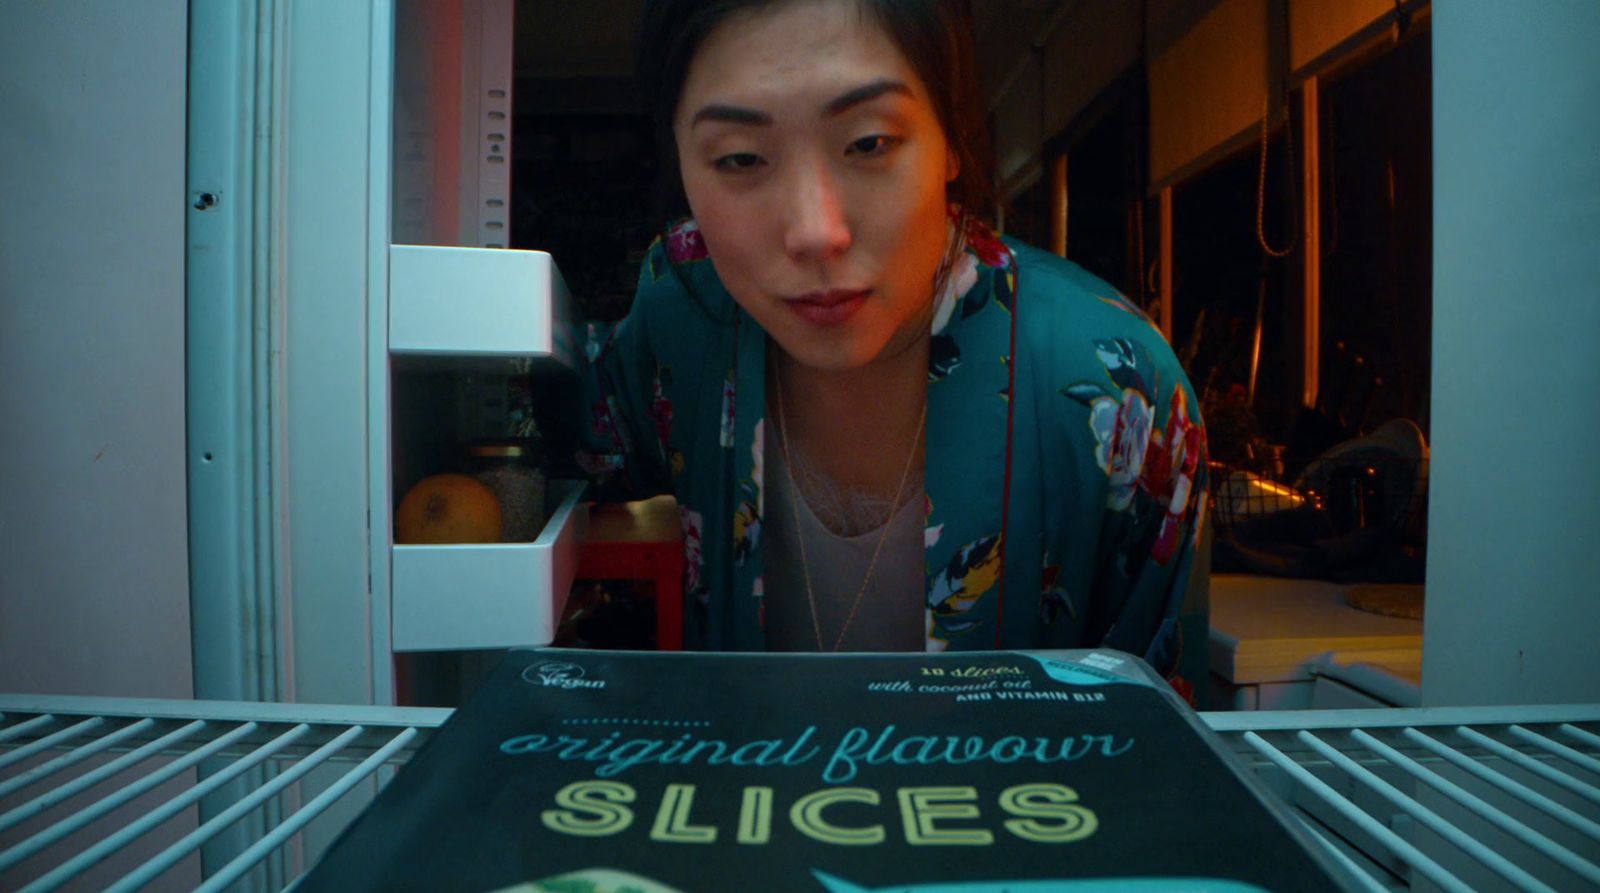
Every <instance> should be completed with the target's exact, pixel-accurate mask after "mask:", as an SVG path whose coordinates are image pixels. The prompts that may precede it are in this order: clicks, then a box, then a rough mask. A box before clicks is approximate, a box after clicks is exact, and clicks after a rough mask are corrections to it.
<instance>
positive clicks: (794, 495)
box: [772, 362, 928, 652]
mask: <svg viewBox="0 0 1600 893" xmlns="http://www.w3.org/2000/svg"><path fill="white" fill-rule="evenodd" d="M772 375H773V382H774V383H775V384H776V385H777V389H778V444H779V445H780V446H782V447H783V473H784V475H785V476H786V477H787V478H788V481H789V494H790V496H789V508H790V509H791V510H792V511H793V513H794V539H795V542H796V543H798V544H799V546H800V572H801V574H802V575H803V576H804V578H805V581H806V603H807V604H809V605H810V606H811V629H812V631H813V632H815V633H816V636H817V650H819V651H820V650H822V647H823V646H822V621H821V620H820V619H818V615H817V597H816V595H815V594H813V592H812V590H811V563H810V562H809V561H807V560H806V537H805V534H804V533H803V532H802V531H801V530H800V500H802V499H804V498H805V497H804V496H802V495H801V493H800V487H799V485H798V484H796V483H795V481H794V462H793V461H792V457H791V454H790V452H789V423H788V422H787V421H786V420H785V419H784V416H783V404H784V399H783V373H782V372H781V371H780V370H779V368H778V363H776V362H774V363H773V364H772ZM927 421H928V401H927V399H926V398H924V399H923V401H922V413H921V415H920V416H918V418H917V430H916V433H915V434H913V435H912V436H911V451H910V452H909V453H907V454H906V467H905V470H903V471H901V472H900V486H899V487H898V488H896V489H895V491H894V500H893V501H892V502H890V503H889V518H888V519H887V520H885V521H884V522H883V532H882V533H880V534H878V544H877V545H876V546H875V547H873V549H872V560H871V561H869V562H868V563H867V575H866V577H864V578H863V579H862V580H861V588H860V589H859V590H857V592H856V597H855V600H854V601H852V602H851V603H850V613H849V614H847V615H846V616H845V618H844V626H841V627H839V637H838V638H836V639H834V640H833V647H832V648H830V649H828V650H829V651H835V652H836V651H838V650H839V646H840V645H843V644H844V636H845V633H847V632H849V631H850V624H852V623H854V622H855V619H856V611H857V610H858V609H860V607H861V599H862V597H863V596H865V595H866V594H867V586H868V585H869V584H871V582H872V571H873V570H874V569H875V568H876V567H877V566H878V556H879V555H880V554H881V553H882V552H883V544H884V542H886V541H887V540H888V539H889V528H890V526H891V523H890V522H892V521H893V520H894V513H895V512H896V511H897V510H898V509H899V507H900V498H901V497H902V496H904V495H905V492H906V481H907V480H909V479H910V477H911V466H912V465H914V464H915V463H916V458H917V444H918V443H920V442H921V441H922V429H923V425H924V424H925V423H926V422H927Z"/></svg>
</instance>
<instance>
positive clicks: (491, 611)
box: [391, 481, 588, 651]
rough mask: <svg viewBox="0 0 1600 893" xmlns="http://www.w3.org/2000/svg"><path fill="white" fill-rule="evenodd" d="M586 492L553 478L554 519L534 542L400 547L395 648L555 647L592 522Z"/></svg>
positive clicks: (396, 551) (395, 568) (395, 563)
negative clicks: (580, 548)
mask: <svg viewBox="0 0 1600 893" xmlns="http://www.w3.org/2000/svg"><path fill="white" fill-rule="evenodd" d="M583 491H584V484H583V482H581V481H551V482H550V503H551V505H552V510H551V513H550V518H549V520H548V521H547V522H546V523H545V527H544V530H543V531H542V532H541V533H540V534H539V537H538V538H537V539H535V540H534V541H533V542H531V543H492V544H485V545H442V546H414V545H396V546H394V547H393V557H392V563H391V574H392V575H393V579H392V587H393V609H394V620H393V622H394V626H393V635H394V650H395V651H446V650H454V649H487V648H512V647H516V646H527V645H548V644H550V642H551V640H552V639H553V638H554V636H555V630H556V624H557V623H558V622H559V620H560V618H561V611H562V608H564V607H565V606H566V601H567V593H568V592H569V591H570V590H571V588H572V580H573V576H574V574H575V573H576V571H577V568H578V546H579V544H581V543H582V542H583V539H584V536H585V529H586V527H587V521H588V506H587V505H586V504H584V503H581V502H580V501H579V500H580V499H581V498H582V496H583Z"/></svg>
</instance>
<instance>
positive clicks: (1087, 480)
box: [580, 221, 1206, 675]
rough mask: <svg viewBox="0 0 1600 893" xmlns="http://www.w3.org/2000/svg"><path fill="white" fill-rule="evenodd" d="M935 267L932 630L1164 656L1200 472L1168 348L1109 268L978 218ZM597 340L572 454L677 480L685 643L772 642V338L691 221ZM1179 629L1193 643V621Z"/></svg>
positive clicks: (1191, 536) (929, 478) (928, 619)
mask: <svg viewBox="0 0 1600 893" xmlns="http://www.w3.org/2000/svg"><path fill="white" fill-rule="evenodd" d="M947 282H948V285H947V287H946V291H945V293H944V294H941V295H940V296H938V298H937V301H938V303H937V305H936V307H935V315H934V323H933V328H934V331H933V333H932V337H933V341H932V346H931V351H930V354H931V356H930V363H929V370H928V375H929V384H928V445H927V464H926V467H927V471H926V482H927V483H926V487H927V501H926V514H927V519H926V523H925V536H924V543H925V559H926V561H925V570H926V579H925V583H926V592H927V610H926V614H925V624H926V643H927V648H928V649H929V650H945V649H966V650H973V649H994V648H1068V647H1112V648H1120V649H1122V650H1125V651H1130V652H1133V653H1135V654H1138V655H1140V656H1142V657H1145V658H1146V659H1147V660H1149V661H1150V662H1151V663H1152V664H1153V665H1154V666H1156V667H1157V668H1158V669H1160V670H1162V671H1171V670H1172V668H1173V666H1174V664H1175V662H1176V660H1177V656H1178V649H1179V647H1180V644H1181V643H1180V641H1179V638H1180V637H1179V636H1178V633H1177V631H1178V628H1179V613H1180V609H1181V608H1182V607H1183V605H1184V601H1185V593H1186V590H1187V587H1188V583H1189V575H1190V568H1191V564H1192V559H1193V554H1194V550H1195V548H1196V542H1197V539H1198V531H1199V526H1200V524H1201V521H1202V517H1201V515H1202V509H1203V506H1204V505H1205V489H1206V463H1205V434H1204V429H1203V427H1202V425H1201V423H1200V417H1199V413H1198V407H1197V405H1196V402H1195V397H1194V394H1193V390H1192V388H1191V387H1190V385H1189V382H1188V379H1187V378H1186V377H1185V375H1184V373H1183V371H1182V369H1181V368H1180V366H1179V364H1178V362H1177V360H1176V358H1175V357H1174V356H1173V353H1172V351H1171V349H1170V348H1169V347H1168V346H1167V344H1166V342H1165V341H1164V340H1163V338H1162V337H1161V334H1160V332H1159V331H1158V330H1157V329H1156V328H1155V327H1154V326H1153V325H1152V324H1151V322H1150V320H1149V319H1148V318H1147V317H1145V316H1144V315H1143V314H1142V313H1141V312H1140V311H1139V310H1138V309H1137V308H1136V307H1134V306H1133V305H1132V304H1131V303H1129V302H1128V301H1126V300H1125V299H1124V298H1122V297H1121V296H1120V295H1118V294H1116V293H1115V292H1114V291H1113V290H1112V289H1111V288H1110V287H1109V286H1107V285H1105V284H1104V283H1103V282H1101V281H1099V280H1098V279H1095V278H1094V277H1092V276H1090V275H1089V274H1087V273H1086V272H1084V271H1083V270H1082V269H1081V268H1078V267H1077V266H1075V265H1073V264H1071V263H1070V262H1068V261H1065V260H1062V259H1061V258H1058V257H1056V256H1054V255H1051V254H1048V253H1045V252H1041V251H1039V250H1037V249H1034V248H1031V247H1028V246H1026V245H1023V244H1021V243H1019V242H1016V241H1014V240H1012V239H1009V238H1000V237H997V236H995V235H994V234H993V233H992V232H990V231H989V230H988V229H986V228H984V227H983V226H982V225H981V224H976V223H972V224H969V225H968V226H967V229H966V232H965V250H964V252H963V253H962V255H961V256H960V258H959V259H958V260H957V262H956V263H955V264H954V265H953V266H952V268H951V271H950V275H949V277H948V279H947ZM590 337H591V342H592V343H591V344H590V345H589V347H588V349H587V350H586V351H585V355H586V356H588V357H590V358H592V359H593V360H594V362H593V363H592V364H591V366H590V367H589V368H588V369H587V371H586V376H585V384H586V387H588V388H589V389H590V390H591V393H590V394H589V395H588V399H587V400H586V403H585V405H588V406H591V407H592V408H593V410H594V415H595V418H594V419H592V420H591V422H590V425H589V426H588V429H587V430H588V431H589V433H590V441H589V451H588V453H587V454H586V455H584V456H582V457H580V462H581V464H583V466H584V468H585V469H586V470H589V471H590V472H591V473H593V474H595V476H596V478H597V481H598V482H599V483H600V484H601V487H602V489H601V494H602V496H603V497H604V498H640V497H644V496H649V495H653V494H656V493H661V492H671V493H674V494H675V495H676V497H677V500H678V503H679V506H680V511H681V513H682V517H683V520H684V527H685V549H686V558H687V569H686V579H685V592H686V601H687V602H688V604H687V605H686V615H687V617H688V620H687V624H688V628H687V629H686V630H685V641H686V642H687V643H689V645H690V646H691V647H701V648H712V649H718V650H759V649H761V648H763V647H764V642H765V638H764V633H763V630H762V618H763V616H764V612H763V606H762V600H763V598H764V595H763V591H764V587H763V585H762V551H763V550H762V541H761V540H762V538H761V530H762V515H763V511H764V506H765V500H764V499H763V498H762V483H763V481H762V476H763V469H762V467H761V456H762V452H761V440H762V432H763V430H764V418H765V410H766V408H765V405H764V402H765V401H764V399H763V395H764V393H765V382H764V376H765V355H766V350H767V338H766V335H765V333H764V332H762V331H761V329H760V327H759V326H757V325H756V324H755V323H754V322H753V321H752V320H750V319H749V318H748V317H747V316H745V315H744V314H742V313H741V312H740V311H739V309H738V307H737V305H736V304H735V303H734V302H733V300H732V298H731V297H730V296H729V295H728V293H727V290H726V289H725V288H724V287H723V286H722V283H721V282H720V280H719V279H718V278H717V275H716V272H715V270H714V268H713V267H712V264H711V263H710V262H709V259H708V257H707V255H706V250H705V243H704V240H703V239H702V238H701V236H700V233H699V231H698V229H697V228H696V227H695V225H694V223H693V221H683V222H681V223H679V224H677V225H675V226H673V227H672V228H671V229H669V230H668V231H667V232H666V233H665V234H664V235H663V236H662V238H660V239H658V240H657V242H656V243H655V244H654V245H653V246H652V247H651V249H650V251H649V252H648V254H647V256H646V258H645V261H644V264H643V268H642V270H641V272H640V278H639V286H638V292H637V294H636V297H635V302H634V305H633V308H632V311H631V313H630V314H629V316H628V318H627V319H625V320H623V321H622V322H621V323H619V324H618V325H617V326H616V327H615V328H614V329H612V330H611V331H610V332H602V331H599V330H598V329H596V328H593V327H592V328H591V330H590ZM1183 627H1184V629H1186V630H1188V631H1189V634H1190V635H1191V636H1192V635H1199V636H1200V637H1201V638H1200V639H1199V640H1198V641H1199V642H1203V636H1204V631H1205V624H1204V617H1203V615H1201V616H1199V617H1198V619H1197V618H1196V617H1194V616H1190V617H1187V618H1185V621H1184V623H1183ZM1190 651H1192V652H1194V653H1195V654H1198V653H1201V652H1203V651H1204V648H1203V647H1199V646H1198V645H1196V646H1194V647H1191V649H1190ZM1185 663H1186V664H1187V663H1188V662H1187V661H1186V662H1185ZM1202 667H1203V665H1202ZM1201 671H1202V672H1203V669H1202V670H1201ZM1186 675H1188V674H1187V673H1186Z"/></svg>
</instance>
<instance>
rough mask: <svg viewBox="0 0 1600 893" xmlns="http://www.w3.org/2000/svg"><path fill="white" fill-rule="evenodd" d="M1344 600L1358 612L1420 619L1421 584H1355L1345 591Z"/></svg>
mask: <svg viewBox="0 0 1600 893" xmlns="http://www.w3.org/2000/svg"><path fill="white" fill-rule="evenodd" d="M1344 600H1345V604H1348V605H1349V606H1350V607H1352V608H1355V609H1356V610H1358V611H1367V612H1369V613H1372V614H1382V615H1384V616H1385V617H1403V618H1405V619H1407V620H1421V619H1422V584H1421V583H1357V584H1355V585H1353V586H1350V587H1348V588H1347V589H1345V591H1344Z"/></svg>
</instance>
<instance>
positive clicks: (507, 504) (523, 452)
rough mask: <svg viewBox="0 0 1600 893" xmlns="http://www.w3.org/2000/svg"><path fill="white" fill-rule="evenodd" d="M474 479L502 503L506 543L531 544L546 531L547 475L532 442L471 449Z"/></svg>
mask: <svg viewBox="0 0 1600 893" xmlns="http://www.w3.org/2000/svg"><path fill="white" fill-rule="evenodd" d="M467 454H468V458H469V460H470V464H471V469H472V476H473V477H475V478H477V479H478V480H479V481H480V482H482V483H483V484H484V485H485V486H487V487H488V488H489V489H491V490H493V491H494V495H495V497H496V498H497V499H499V500H500V519H501V530H502V532H501V535H500V539H501V541H502V542H507V543H528V542H532V541H533V540H535V539H537V538H538V536H539V531H540V530H542V529H544V521H545V476H544V470H543V469H542V468H540V466H539V454H538V447H537V445H536V444H535V443H533V442H530V441H520V440H504V441H492V442H485V443H477V444H473V445H472V446H470V447H468V448H467Z"/></svg>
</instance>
